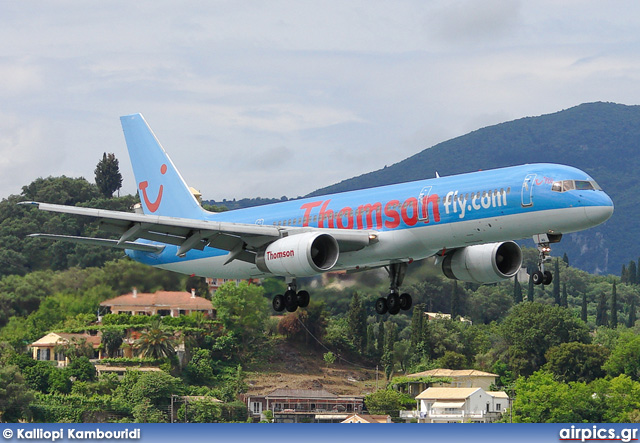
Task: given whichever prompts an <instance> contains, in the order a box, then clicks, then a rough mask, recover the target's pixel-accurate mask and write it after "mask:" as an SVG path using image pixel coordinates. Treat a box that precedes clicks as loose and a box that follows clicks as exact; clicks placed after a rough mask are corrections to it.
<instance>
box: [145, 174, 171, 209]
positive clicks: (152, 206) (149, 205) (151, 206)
mask: <svg viewBox="0 0 640 443" xmlns="http://www.w3.org/2000/svg"><path fill="white" fill-rule="evenodd" d="M166 172H167V165H166V164H163V165H162V166H160V173H161V174H162V175H164V174H165V173H166ZM148 186H149V182H148V181H146V180H145V181H143V182H140V184H139V185H138V187H139V188H140V191H142V198H143V199H144V204H145V205H147V208H149V211H151V212H156V211H157V210H158V208H159V207H160V202H161V201H162V192H163V191H164V186H162V185H160V190H159V191H158V196H157V197H156V200H155V201H153V202H152V201H151V200H149V196H147V187H148Z"/></svg>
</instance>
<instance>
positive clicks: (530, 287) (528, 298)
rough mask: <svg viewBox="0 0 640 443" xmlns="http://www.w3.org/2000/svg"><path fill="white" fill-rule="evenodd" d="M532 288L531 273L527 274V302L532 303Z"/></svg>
mask: <svg viewBox="0 0 640 443" xmlns="http://www.w3.org/2000/svg"><path fill="white" fill-rule="evenodd" d="M533 298H534V287H533V273H530V274H529V287H528V288H527V300H528V301H533Z"/></svg>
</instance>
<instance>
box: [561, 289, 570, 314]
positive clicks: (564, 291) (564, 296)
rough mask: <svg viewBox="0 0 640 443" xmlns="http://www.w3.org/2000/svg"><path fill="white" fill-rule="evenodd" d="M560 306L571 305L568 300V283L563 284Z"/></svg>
mask: <svg viewBox="0 0 640 443" xmlns="http://www.w3.org/2000/svg"><path fill="white" fill-rule="evenodd" d="M560 306H562V307H563V308H568V307H569V302H568V300H567V284H566V283H563V284H562V296H561V297H560Z"/></svg>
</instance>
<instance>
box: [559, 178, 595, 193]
mask: <svg viewBox="0 0 640 443" xmlns="http://www.w3.org/2000/svg"><path fill="white" fill-rule="evenodd" d="M551 190H552V191H554V192H567V191H573V190H578V191H602V188H601V187H600V186H598V184H597V183H596V182H595V181H594V180H562V181H557V182H553V184H552V185H551Z"/></svg>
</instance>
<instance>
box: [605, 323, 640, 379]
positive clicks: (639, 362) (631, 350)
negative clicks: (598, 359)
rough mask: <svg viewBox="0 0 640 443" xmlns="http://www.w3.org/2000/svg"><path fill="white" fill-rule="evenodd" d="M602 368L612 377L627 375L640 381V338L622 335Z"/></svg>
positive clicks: (632, 335) (630, 334)
mask: <svg viewBox="0 0 640 443" xmlns="http://www.w3.org/2000/svg"><path fill="white" fill-rule="evenodd" d="M602 368H603V369H604V370H605V371H607V373H608V374H609V375H611V376H612V377H616V376H618V375H620V374H625V375H627V376H629V377H631V378H632V379H634V380H638V379H640V336H636V335H634V334H632V333H627V334H624V335H621V336H620V338H619V339H618V343H617V344H616V346H615V348H614V349H613V351H611V355H610V356H609V359H608V360H607V361H606V363H605V364H604V365H603V366H602Z"/></svg>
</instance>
